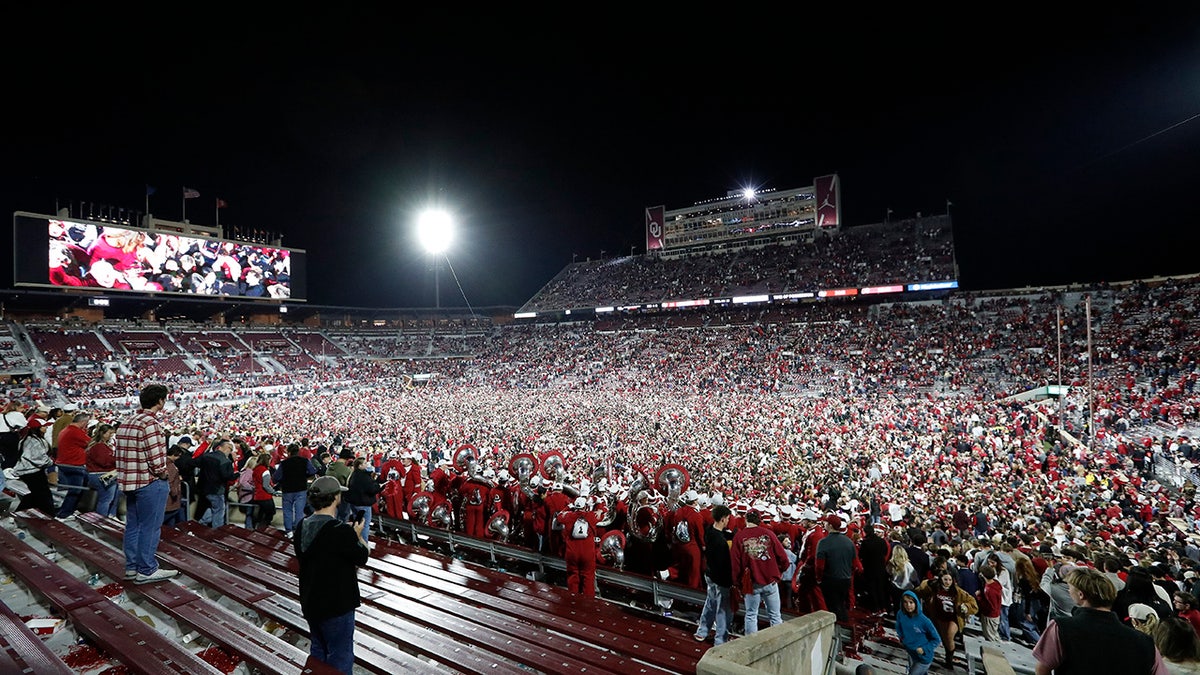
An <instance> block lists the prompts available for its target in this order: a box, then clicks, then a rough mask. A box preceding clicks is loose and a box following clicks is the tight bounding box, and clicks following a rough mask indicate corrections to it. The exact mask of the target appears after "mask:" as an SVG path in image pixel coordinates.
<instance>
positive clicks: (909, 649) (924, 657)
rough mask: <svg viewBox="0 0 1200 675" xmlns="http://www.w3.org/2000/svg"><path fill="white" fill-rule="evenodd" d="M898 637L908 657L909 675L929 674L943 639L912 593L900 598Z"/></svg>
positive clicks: (905, 593)
mask: <svg viewBox="0 0 1200 675" xmlns="http://www.w3.org/2000/svg"><path fill="white" fill-rule="evenodd" d="M896 636H897V637H899V638H900V644H901V645H903V646H904V651H905V653H906V654H907V655H908V675H925V673H928V672H929V668H930V667H931V666H932V665H933V656H934V652H935V651H937V648H938V645H940V644H942V638H941V635H940V634H939V633H938V632H937V628H936V627H935V626H934V625H933V621H930V620H929V617H927V616H925V613H924V612H922V611H921V599H920V598H918V597H917V594H916V593H913V592H912V591H904V594H903V595H901V596H900V609H899V610H897V611H896Z"/></svg>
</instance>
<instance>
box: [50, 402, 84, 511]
mask: <svg viewBox="0 0 1200 675" xmlns="http://www.w3.org/2000/svg"><path fill="white" fill-rule="evenodd" d="M70 414H71V413H63V415H64V416H66V415H70ZM91 419H92V414H91V413H89V412H77V413H75V414H74V416H73V417H72V418H71V422H70V423H69V424H67V425H66V426H65V427H63V429H62V432H61V433H60V434H59V435H58V455H57V456H56V457H55V458H54V463H55V464H56V465H57V467H58V484H59V486H60V487H66V488H67V494H66V496H64V497H63V502H62V506H61V507H59V509H58V517H59V518H66V517H68V516H72V515H74V514H75V507H76V506H77V505H78V504H79V494H80V492H81V491H82V490H83V489H84V487H85V486H87V482H88V472H87V446H88V443H89V442H91V440H92V439H91V437H90V436H88V432H87V424H88V421H90V420H91Z"/></svg>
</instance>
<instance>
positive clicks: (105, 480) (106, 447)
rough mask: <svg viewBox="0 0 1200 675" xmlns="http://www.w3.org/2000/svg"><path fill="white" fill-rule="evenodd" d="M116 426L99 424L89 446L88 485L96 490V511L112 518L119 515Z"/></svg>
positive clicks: (93, 432)
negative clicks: (114, 445)
mask: <svg viewBox="0 0 1200 675" xmlns="http://www.w3.org/2000/svg"><path fill="white" fill-rule="evenodd" d="M116 435H117V430H116V428H115V427H113V426H111V425H108V424H97V425H96V427H95V428H94V429H92V440H91V442H90V443H89V444H88V446H87V451H86V453H87V471H88V487H90V488H92V489H93V490H95V491H96V508H95V512H96V513H98V514H100V515H102V516H105V517H107V518H111V517H113V516H115V515H117V460H116V459H115V458H114V457H113V451H112V445H111V443H112V439H113V436H116Z"/></svg>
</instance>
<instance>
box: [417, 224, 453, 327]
mask: <svg viewBox="0 0 1200 675" xmlns="http://www.w3.org/2000/svg"><path fill="white" fill-rule="evenodd" d="M417 240H418V241H420V242H421V246H422V247H423V248H424V249H425V252H426V253H428V254H429V256H430V257H431V258H432V259H433V302H434V305H435V307H436V308H437V309H441V308H442V293H441V288H440V284H439V279H438V267H439V266H440V265H439V260H438V258H439V256H443V255H445V254H446V250H447V249H449V248H450V242H451V241H453V240H454V221H453V219H452V218H450V214H449V213H447V212H445V211H442V210H439V209H429V210H427V211H422V212H421V215H420V216H418V217H417Z"/></svg>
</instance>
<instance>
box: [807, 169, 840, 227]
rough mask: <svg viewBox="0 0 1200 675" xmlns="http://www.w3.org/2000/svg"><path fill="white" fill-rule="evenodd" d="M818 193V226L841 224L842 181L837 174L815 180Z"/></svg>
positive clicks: (814, 185)
mask: <svg viewBox="0 0 1200 675" xmlns="http://www.w3.org/2000/svg"><path fill="white" fill-rule="evenodd" d="M813 187H814V188H815V190H816V193H817V227H820V228H823V229H824V228H834V229H836V228H838V227H840V226H841V222H842V220H841V217H840V216H841V212H842V210H841V206H840V205H839V202H840V201H841V199H840V197H841V193H842V189H841V182H840V181H838V177H837V174H836V173H834V174H830V175H828V176H821V177H820V178H817V179H815V180H814V181H813Z"/></svg>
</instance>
